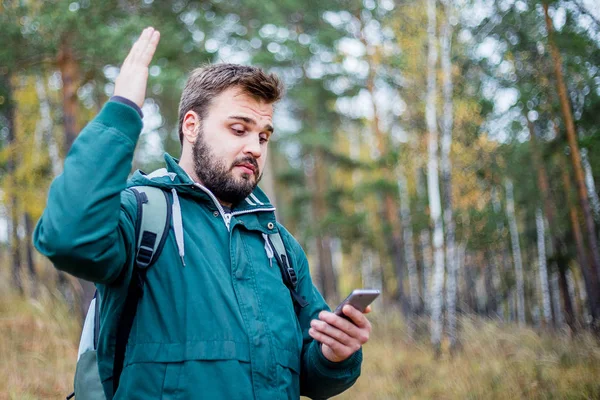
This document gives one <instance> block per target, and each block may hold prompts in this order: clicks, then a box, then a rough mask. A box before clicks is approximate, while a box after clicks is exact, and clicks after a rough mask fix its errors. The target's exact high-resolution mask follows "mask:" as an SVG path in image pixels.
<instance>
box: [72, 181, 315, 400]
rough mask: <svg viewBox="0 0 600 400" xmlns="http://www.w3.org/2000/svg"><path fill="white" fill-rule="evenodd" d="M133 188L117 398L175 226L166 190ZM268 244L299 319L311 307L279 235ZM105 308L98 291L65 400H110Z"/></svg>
mask: <svg viewBox="0 0 600 400" xmlns="http://www.w3.org/2000/svg"><path fill="white" fill-rule="evenodd" d="M129 189H130V190H131V191H132V192H133V193H134V195H135V198H136V202H137V216H136V224H135V234H136V240H137V245H136V248H137V252H136V259H135V263H134V267H133V272H132V276H131V281H130V283H129V287H128V291H127V297H126V300H125V304H124V306H123V311H122V312H121V316H120V317H119V323H118V325H117V336H116V343H115V357H114V364H113V395H114V393H116V391H117V388H118V386H119V379H120V376H121V372H122V371H123V363H124V360H125V348H126V346H127V341H128V338H129V333H130V332H131V327H132V325H133V320H134V318H135V314H136V311H137V305H138V301H139V299H140V298H141V296H142V293H143V290H144V282H145V279H146V271H147V270H148V268H149V267H150V266H151V265H152V264H154V262H155V261H156V260H157V259H158V257H159V256H160V253H161V251H162V249H163V247H164V244H165V241H166V239H167V236H168V234H169V227H170V226H171V199H170V198H169V196H168V195H167V193H166V192H165V191H163V190H162V189H160V188H157V187H153V186H135V187H131V188H129ZM267 240H268V243H269V246H270V250H271V251H272V253H273V255H274V258H275V259H276V260H277V264H278V265H279V269H280V271H281V276H282V280H283V282H284V284H285V285H286V287H287V288H288V289H289V291H290V296H291V297H292V301H293V303H294V310H295V311H296V315H298V313H299V311H300V309H301V308H303V307H305V306H306V305H308V303H307V301H306V299H305V298H304V297H302V296H300V295H299V294H298V292H297V291H296V287H297V284H298V278H297V276H296V271H295V270H294V268H293V266H292V265H291V264H290V263H289V262H288V256H287V253H286V250H285V245H284V243H283V240H282V239H281V235H280V234H279V232H277V233H273V234H269V235H268V236H267ZM101 306H102V299H101V298H100V295H99V293H98V291H96V293H95V294H94V298H93V299H92V301H91V303H90V306H89V309H88V313H87V315H86V318H85V322H84V324H83V330H82V333H81V339H80V342H79V351H78V356H77V366H76V370H75V379H74V389H75V390H74V392H73V393H71V394H70V395H69V396H67V400H69V399H72V398H73V397H75V399H76V400H106V396H105V394H104V388H103V386H102V382H101V380H100V374H99V371H98V364H97V347H98V334H99V331H100V307H101Z"/></svg>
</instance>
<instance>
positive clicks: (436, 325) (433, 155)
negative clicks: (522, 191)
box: [425, 0, 445, 355]
mask: <svg viewBox="0 0 600 400" xmlns="http://www.w3.org/2000/svg"><path fill="white" fill-rule="evenodd" d="M427 20H428V23H427V37H428V45H427V47H428V55H427V99H426V106H425V119H426V122H427V131H428V136H429V137H428V139H429V140H428V154H429V157H428V162H427V192H428V196H429V212H430V216H431V223H432V225H433V248H434V266H435V267H434V268H435V272H434V274H433V285H432V290H431V299H432V302H431V343H432V345H433V347H434V350H435V351H436V354H438V355H439V352H440V350H441V349H440V345H441V339H442V322H443V321H442V305H443V304H442V303H443V298H442V295H443V293H442V288H443V285H444V270H445V266H444V231H443V226H442V207H441V201H440V182H439V173H438V131H437V115H436V114H437V107H436V98H437V83H436V69H437V40H436V2H435V0H427Z"/></svg>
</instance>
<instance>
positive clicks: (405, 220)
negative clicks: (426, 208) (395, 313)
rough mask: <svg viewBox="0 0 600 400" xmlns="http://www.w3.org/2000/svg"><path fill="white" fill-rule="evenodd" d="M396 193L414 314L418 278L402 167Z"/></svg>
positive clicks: (399, 169) (408, 202)
mask: <svg viewBox="0 0 600 400" xmlns="http://www.w3.org/2000/svg"><path fill="white" fill-rule="evenodd" d="M398 193H399V195H400V220H401V223H402V232H403V236H404V254H405V257H406V268H407V270H408V285H409V290H410V308H411V312H412V313H413V314H414V313H415V312H416V311H417V310H418V308H419V277H418V276H417V262H416V259H415V250H414V244H413V228H412V222H411V218H410V199H409V196H408V187H407V184H406V176H405V175H404V170H403V169H402V167H400V168H398Z"/></svg>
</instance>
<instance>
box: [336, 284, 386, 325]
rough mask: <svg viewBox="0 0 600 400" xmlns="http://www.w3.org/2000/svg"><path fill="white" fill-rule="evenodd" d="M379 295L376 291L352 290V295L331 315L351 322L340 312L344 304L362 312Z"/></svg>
mask: <svg viewBox="0 0 600 400" xmlns="http://www.w3.org/2000/svg"><path fill="white" fill-rule="evenodd" d="M380 294H381V292H380V291H379V290H377V289H354V290H353V291H352V293H350V294H349V295H348V297H346V299H345V300H344V301H342V302H341V303H340V305H339V306H337V307H336V309H335V311H334V312H333V313H334V314H336V315H338V316H340V317H342V318H345V319H347V320H348V321H350V322H352V320H351V319H350V318H349V317H348V316H347V315H346V314H344V313H343V312H342V308H344V306H345V305H346V304H350V305H351V306H352V307H354V308H356V309H357V310H359V311H360V312H364V311H365V309H366V308H367V306H368V305H369V304H371V303H372V302H373V300H375V299H376V298H377V296H379V295H380Z"/></svg>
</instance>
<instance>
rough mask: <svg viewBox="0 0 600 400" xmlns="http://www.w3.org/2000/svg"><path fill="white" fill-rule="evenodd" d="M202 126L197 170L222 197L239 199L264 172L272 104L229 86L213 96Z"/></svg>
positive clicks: (229, 200) (196, 147) (196, 154)
mask: <svg viewBox="0 0 600 400" xmlns="http://www.w3.org/2000/svg"><path fill="white" fill-rule="evenodd" d="M199 129H200V131H199V133H198V136H197V139H196V141H195V142H194V147H193V156H194V172H195V173H196V175H197V176H198V178H199V179H200V181H201V182H202V184H203V185H204V186H206V187H207V188H208V189H210V191H211V192H213V194H214V195H215V196H216V197H217V198H218V199H219V200H220V201H222V202H224V203H231V204H236V203H238V202H240V201H241V200H243V199H244V198H246V197H247V196H248V195H249V194H250V193H251V192H252V190H254V188H255V187H256V185H257V184H258V182H259V180H260V177H261V176H262V172H263V167H264V165H265V161H266V157H267V143H268V140H269V137H270V136H271V134H272V133H273V105H272V104H267V103H265V102H262V101H260V100H256V99H254V98H252V97H251V96H249V95H247V94H245V93H243V92H242V91H241V90H240V89H238V88H230V89H227V90H225V91H224V92H223V93H221V94H220V95H218V96H216V97H215V98H214V99H213V100H212V102H211V105H210V106H209V109H208V112H207V114H206V117H205V118H204V119H203V120H202V122H201V125H200V127H199Z"/></svg>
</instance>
